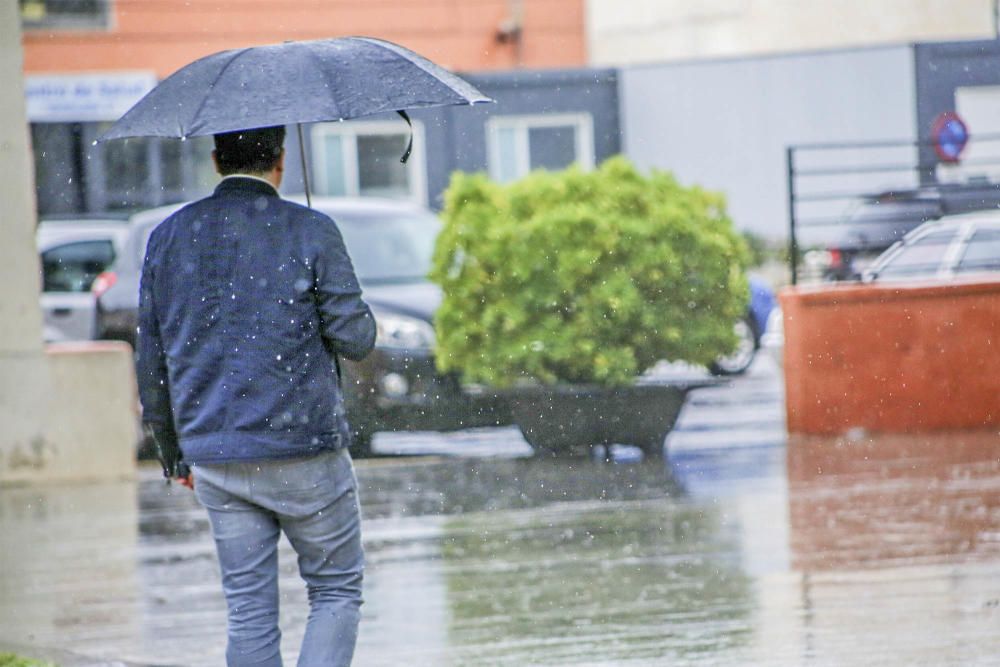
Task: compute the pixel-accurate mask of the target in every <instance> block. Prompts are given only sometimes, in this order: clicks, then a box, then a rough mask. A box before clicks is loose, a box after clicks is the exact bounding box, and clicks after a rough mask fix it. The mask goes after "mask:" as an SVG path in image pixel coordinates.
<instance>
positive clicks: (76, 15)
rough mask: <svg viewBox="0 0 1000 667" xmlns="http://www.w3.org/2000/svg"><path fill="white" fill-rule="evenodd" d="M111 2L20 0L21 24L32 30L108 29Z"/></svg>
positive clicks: (103, 0) (92, 0) (94, 0)
mask: <svg viewBox="0 0 1000 667" xmlns="http://www.w3.org/2000/svg"><path fill="white" fill-rule="evenodd" d="M110 2H111V0H18V3H19V4H20V7H21V22H22V23H23V24H24V27H25V29H28V30H30V29H32V28H46V29H47V28H106V27H107V26H108V5H109V4H110Z"/></svg>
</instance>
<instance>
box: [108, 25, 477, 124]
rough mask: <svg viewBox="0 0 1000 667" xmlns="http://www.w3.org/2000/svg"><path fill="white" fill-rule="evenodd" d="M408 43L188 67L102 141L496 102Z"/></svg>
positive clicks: (309, 49) (335, 45) (249, 54)
mask: <svg viewBox="0 0 1000 667" xmlns="http://www.w3.org/2000/svg"><path fill="white" fill-rule="evenodd" d="M492 101H493V100H491V99H490V98H488V97H486V96H485V95H483V94H482V93H481V92H479V91H478V90H476V89H475V88H474V87H473V86H471V85H470V84H468V83H466V82H465V81H463V80H462V79H460V78H459V77H457V76H455V75H454V74H452V73H451V72H449V71H448V70H446V69H444V68H443V67H440V66H438V65H435V64H434V63H432V62H431V61H429V60H427V59H426V58H423V57H422V56H419V55H417V54H416V53H414V52H413V51H410V50H409V49H406V48H404V47H402V46H399V45H398V44H393V43H391V42H386V41H383V40H379V39H372V38H369V37H341V38H337V39H322V40H315V41H307V42H286V43H284V44H273V45H269V46H257V47H251V48H245V49H234V50H231V51H222V52H220V53H216V54H213V55H210V56H206V57H204V58H202V59H200V60H196V61H195V62H193V63H191V64H190V65H186V66H185V67H183V68H181V69H179V70H178V71H177V72H175V73H173V74H171V75H170V76H169V77H167V78H166V79H164V80H163V81H162V82H160V84H159V85H157V86H156V87H155V88H154V89H153V90H152V91H150V92H149V94H147V95H146V96H145V97H143V98H142V99H141V100H139V102H138V103H136V105H135V106H134V107H132V108H131V109H130V110H129V111H128V112H126V113H125V115H124V116H122V117H121V118H120V119H119V120H118V121H117V122H116V123H115V124H114V125H112V127H111V129H109V130H108V131H107V132H106V133H105V134H104V135H103V136H101V137H100V138H99V139H98V141H107V140H109V139H120V138H125V137H180V138H182V139H183V138H186V137H195V136H201V135H209V134H216V133H220V132H232V131H235V130H242V129H249V128H256V127H267V126H271V125H290V124H296V123H314V122H320V121H332V120H347V119H349V118H359V117H361V116H370V115H373V114H378V113H382V112H386V111H405V110H406V109H421V108H426V107H436V106H446V105H453V104H476V103H479V102H492Z"/></svg>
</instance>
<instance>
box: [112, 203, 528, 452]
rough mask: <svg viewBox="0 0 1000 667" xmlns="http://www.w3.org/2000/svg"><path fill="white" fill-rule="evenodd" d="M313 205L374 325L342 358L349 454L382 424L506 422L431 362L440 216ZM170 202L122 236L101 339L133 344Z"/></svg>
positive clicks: (411, 208) (497, 409)
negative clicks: (366, 347) (150, 258)
mask: <svg viewBox="0 0 1000 667" xmlns="http://www.w3.org/2000/svg"><path fill="white" fill-rule="evenodd" d="M312 205H313V208H315V209H317V210H319V211H322V212H323V213H325V214H327V215H329V216H330V217H331V218H333V219H334V220H336V221H337V225H338V226H339V228H340V230H341V233H342V234H343V236H344V241H345V243H346V245H347V248H348V251H349V252H350V254H351V258H352V259H353V261H354V268H355V271H356V272H357V275H358V279H359V280H360V281H361V285H362V288H363V290H364V297H365V300H366V301H367V302H368V303H369V304H370V305H371V307H372V310H373V311H374V313H375V318H376V321H377V323H378V337H377V340H376V344H375V351H374V352H373V353H372V354H371V355H369V356H368V357H367V358H366V359H365V360H364V361H361V362H357V363H355V362H349V361H345V362H343V382H344V388H345V392H344V393H345V400H346V402H347V404H348V410H349V415H350V421H351V425H352V427H353V428H354V430H355V433H354V449H355V451H356V452H357V453H358V454H361V455H364V454H367V453H370V447H371V438H372V435H373V434H374V433H375V432H376V431H381V430H388V431H393V430H434V431H448V430H456V429H461V428H469V427H476V426H494V425H500V424H509V423H510V421H511V420H510V414H509V409H508V408H507V407H505V403H504V402H503V401H501V400H500V399H499V398H497V397H496V396H495V395H494V394H491V393H490V392H488V391H485V390H481V389H478V388H476V387H466V386H462V384H461V383H460V382H459V379H458V377H457V376H455V375H451V374H441V373H439V372H438V371H437V369H436V368H435V364H434V326H433V324H432V321H433V316H434V311H435V310H436V309H437V307H438V306H439V305H440V303H441V291H440V288H439V287H438V286H437V285H434V284H433V283H431V282H429V281H428V280H427V277H426V276H427V273H428V271H429V270H430V266H431V257H432V254H433V250H434V242H435V238H436V237H437V234H438V231H439V230H440V227H441V222H440V220H438V218H437V217H436V216H435V215H434V214H433V213H431V212H430V211H428V210H426V209H424V208H422V207H418V206H415V205H413V204H409V203H404V202H399V201H390V200H380V199H374V198H314V199H313V202H312ZM177 208H178V206H167V207H162V208H158V209H153V210H150V211H144V212H142V213H139V214H136V215H135V216H133V217H132V219H131V220H130V223H129V224H130V232H129V238H128V240H127V241H126V243H125V247H124V248H123V251H122V252H121V253H120V255H119V256H118V258H117V259H116V261H115V263H114V264H113V265H112V266H111V267H110V269H109V271H108V272H106V274H105V278H106V279H105V282H104V284H103V285H104V286H105V287H104V290H103V292H102V293H101V294H99V296H98V300H97V330H98V336H99V337H100V338H109V339H116V340H124V341H127V342H129V343H131V344H133V345H134V344H135V331H136V323H137V311H138V294H139V276H140V273H141V268H142V260H143V255H144V254H145V248H146V242H147V241H148V240H149V235H150V233H151V232H152V231H153V229H154V228H155V227H156V226H157V225H158V224H160V222H162V221H163V220H165V219H166V218H167V216H169V215H170V214H171V213H172V212H174V211H175V210H177ZM108 285H110V286H108Z"/></svg>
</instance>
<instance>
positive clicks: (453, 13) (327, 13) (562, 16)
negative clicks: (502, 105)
mask: <svg viewBox="0 0 1000 667" xmlns="http://www.w3.org/2000/svg"><path fill="white" fill-rule="evenodd" d="M111 2H112V14H113V16H112V21H111V27H110V29H109V30H102V31H79V30H61V31H46V30H42V31H27V32H26V33H25V35H24V49H25V71H26V72H27V73H29V74H32V73H43V72H74V71H100V70H122V69H151V70H154V71H155V72H156V73H157V75H158V76H159V77H161V78H162V77H165V76H166V75H168V74H170V73H171V72H173V71H175V70H176V69H178V68H179V67H181V66H182V65H185V64H187V63H188V62H190V61H192V60H195V59H196V58H199V57H201V56H204V55H207V54H209V53H214V52H216V51H220V50H223V49H230V48H237V47H243V46H251V45H256V44H268V43H274V42H281V41H284V40H289V39H292V40H298V39H321V38H326V37H338V36H347V35H364V36H370V37H379V38H382V39H387V40H390V41H393V42H397V43H399V44H402V45H404V46H407V47H409V48H411V49H413V50H415V51H416V52H417V53H420V54H421V55H424V56H426V57H428V58H430V59H431V60H433V61H435V62H437V63H439V64H442V65H444V66H446V67H449V68H452V69H457V70H464V71H481V70H495V69H508V68H512V67H516V66H518V64H519V63H518V62H517V51H516V49H515V47H514V45H513V44H511V43H506V44H503V43H500V42H499V41H498V40H497V39H496V34H497V29H498V27H499V26H500V24H501V23H502V22H503V21H504V19H506V18H508V17H509V16H510V15H511V7H512V6H513V5H514V4H515V3H514V2H512V1H511V0H281V1H277V0H111ZM583 2H584V0H523V7H524V18H523V39H522V46H521V49H520V54H521V63H520V65H521V66H524V67H532V68H545V67H575V66H583V65H585V64H586V60H587V58H586V45H585V35H584V7H583Z"/></svg>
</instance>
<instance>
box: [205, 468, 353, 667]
mask: <svg viewBox="0 0 1000 667" xmlns="http://www.w3.org/2000/svg"><path fill="white" fill-rule="evenodd" d="M194 475H195V492H196V494H197V496H198V500H200V501H201V504H202V505H204V506H205V508H206V509H207V510H208V516H209V519H210V521H211V523H212V535H213V536H214V538H215V545H216V548H217V550H218V554H219V565H220V568H221V570H222V586H223V590H224V592H225V595H226V603H227V605H228V607H229V643H228V646H227V648H226V660H227V663H228V664H229V665H230V666H231V667H233V666H241V667H242V666H243V665H255V666H256V665H266V666H267V667H271V666H272V665H273V666H280V665H281V651H280V645H281V631H280V630H279V629H278V537H279V535H280V533H281V531H284V532H285V535H287V536H288V541H289V542H291V544H292V547H293V548H294V549H295V551H296V553H297V554H298V560H299V573H300V574H301V576H302V579H304V580H305V582H306V587H307V590H308V594H309V605H310V613H309V620H308V622H307V624H306V631H305V637H304V638H303V639H302V650H301V652H300V654H299V662H298V664H299V666H300V667H313V666H319V665H323V666H324V667H326V666H329V665H337V666H341V665H343V666H347V665H350V664H351V659H352V657H353V655H354V645H355V643H356V641H357V634H358V622H359V620H360V617H361V612H360V607H361V580H362V575H363V571H364V554H363V552H362V550H361V517H360V513H359V508H358V498H357V496H358V494H357V479H356V478H355V476H354V466H353V465H352V463H351V457H350V455H349V454H348V453H347V450H346V449H341V450H339V451H336V452H324V453H322V454H319V455H317V456H313V457H309V458H304V459H289V460H280V461H255V462H252V463H224V464H219V465H199V466H196V467H195V469H194Z"/></svg>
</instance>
